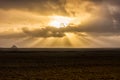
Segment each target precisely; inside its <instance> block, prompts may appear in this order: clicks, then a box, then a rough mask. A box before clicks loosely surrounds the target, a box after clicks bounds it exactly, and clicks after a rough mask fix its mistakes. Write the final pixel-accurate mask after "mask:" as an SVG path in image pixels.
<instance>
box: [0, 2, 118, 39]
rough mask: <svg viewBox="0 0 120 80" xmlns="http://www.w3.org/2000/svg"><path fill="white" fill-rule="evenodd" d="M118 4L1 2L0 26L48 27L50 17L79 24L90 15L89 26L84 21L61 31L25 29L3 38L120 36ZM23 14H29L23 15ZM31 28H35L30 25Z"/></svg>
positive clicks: (51, 28) (50, 28)
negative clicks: (7, 24)
mask: <svg viewBox="0 0 120 80" xmlns="http://www.w3.org/2000/svg"><path fill="white" fill-rule="evenodd" d="M106 3H107V5H106ZM118 3H120V1H119V0H76V1H73V0H29V1H28V0H0V10H2V11H0V14H1V16H0V17H1V20H0V23H7V21H8V22H11V21H12V23H14V24H15V23H19V24H23V22H26V23H28V24H29V23H33V24H36V22H37V23H44V24H47V23H48V22H49V18H48V16H51V15H60V16H63V15H64V16H70V17H77V18H78V20H79V18H81V17H84V16H86V15H88V14H89V15H90V16H91V17H90V19H89V20H88V22H87V21H85V23H84V24H80V25H74V26H71V25H69V26H67V27H65V28H60V29H58V28H54V27H47V25H44V26H43V27H44V28H41V29H33V30H30V29H29V28H22V32H20V33H16V32H13V33H10V34H6V35H5V34H4V35H3V34H1V35H0V37H3V36H9V37H10V36H11V37H25V36H30V37H43V38H46V37H64V36H65V33H69V32H71V33H79V32H87V33H94V34H101V35H103V36H104V35H106V34H107V35H108V34H109V35H116V34H117V33H118V34H119V32H120V27H119V26H120V24H119V23H120V8H119V4H118ZM10 11H13V12H10ZM24 11H26V12H27V13H24ZM34 12H35V13H38V14H39V15H37V16H34V15H32V14H29V13H33V14H34ZM10 15H11V16H12V17H11V16H10ZM28 15H29V16H28ZM43 15H44V16H43ZM2 16H7V17H2ZM38 16H41V17H38ZM46 19H47V20H46ZM27 20H28V21H27ZM33 20H34V21H33ZM78 22H79V21H78ZM16 27H17V26H16ZM28 27H29V26H28ZM30 27H34V26H32V25H31V26H30ZM35 27H36V26H35ZM118 34H117V35H118ZM20 35H21V36H20ZM92 35H93V34H92Z"/></svg>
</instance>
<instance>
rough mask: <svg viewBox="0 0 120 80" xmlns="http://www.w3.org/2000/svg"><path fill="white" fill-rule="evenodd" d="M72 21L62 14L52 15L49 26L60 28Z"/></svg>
mask: <svg viewBox="0 0 120 80" xmlns="http://www.w3.org/2000/svg"><path fill="white" fill-rule="evenodd" d="M71 21H72V18H69V17H63V16H52V19H51V21H50V23H49V26H52V27H56V28H62V27H67V26H68V25H69V24H70V23H71Z"/></svg>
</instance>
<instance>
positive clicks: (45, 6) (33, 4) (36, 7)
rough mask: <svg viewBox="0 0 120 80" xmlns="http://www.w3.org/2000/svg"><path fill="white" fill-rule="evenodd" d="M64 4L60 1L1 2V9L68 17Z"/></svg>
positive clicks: (4, 0)
mask: <svg viewBox="0 0 120 80" xmlns="http://www.w3.org/2000/svg"><path fill="white" fill-rule="evenodd" d="M62 4H63V3H61V2H60V1H59V0H0V8H1V9H6V10H9V9H17V10H27V11H32V12H37V13H40V14H44V15H49V14H55V13H57V14H59V15H60V14H61V15H66V11H65V10H64V7H63V6H62Z"/></svg>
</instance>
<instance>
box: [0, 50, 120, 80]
mask: <svg viewBox="0 0 120 80" xmlns="http://www.w3.org/2000/svg"><path fill="white" fill-rule="evenodd" d="M0 80H120V49H57V50H56V49H52V50H51V49H0Z"/></svg>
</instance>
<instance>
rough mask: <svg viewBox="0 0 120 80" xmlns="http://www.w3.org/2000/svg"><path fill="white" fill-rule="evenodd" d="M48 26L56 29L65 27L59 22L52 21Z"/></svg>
mask: <svg viewBox="0 0 120 80" xmlns="http://www.w3.org/2000/svg"><path fill="white" fill-rule="evenodd" d="M50 26H52V27H56V28H62V27H66V26H67V24H65V23H61V22H59V21H52V22H51V23H50Z"/></svg>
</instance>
